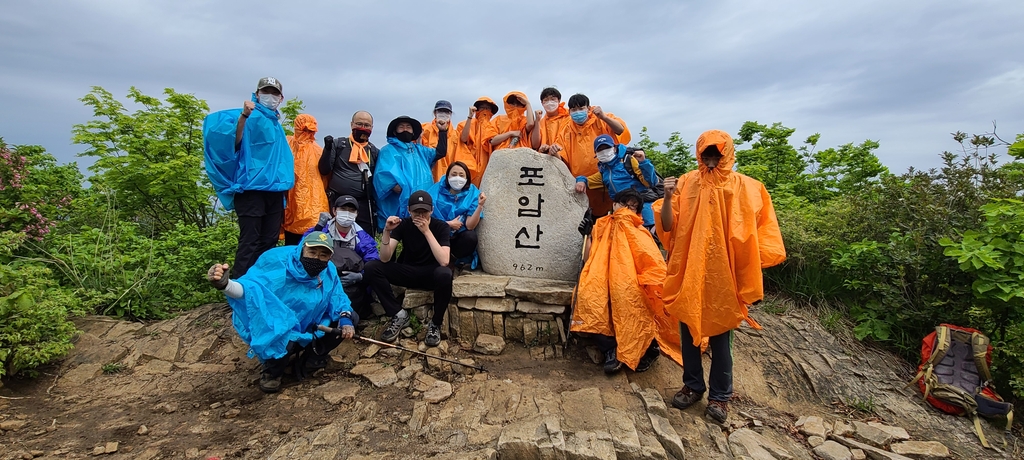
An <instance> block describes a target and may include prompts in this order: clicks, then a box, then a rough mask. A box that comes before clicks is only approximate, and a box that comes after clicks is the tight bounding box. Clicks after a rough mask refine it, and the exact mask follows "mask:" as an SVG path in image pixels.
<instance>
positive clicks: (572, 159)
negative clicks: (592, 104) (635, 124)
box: [556, 113, 632, 216]
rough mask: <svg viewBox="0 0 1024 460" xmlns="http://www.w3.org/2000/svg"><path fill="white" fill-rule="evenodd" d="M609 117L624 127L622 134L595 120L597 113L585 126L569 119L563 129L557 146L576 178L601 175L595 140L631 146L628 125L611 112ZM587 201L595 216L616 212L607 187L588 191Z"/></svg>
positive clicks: (589, 118)
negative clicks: (606, 139) (607, 138)
mask: <svg viewBox="0 0 1024 460" xmlns="http://www.w3.org/2000/svg"><path fill="white" fill-rule="evenodd" d="M605 115H607V116H608V117H609V118H611V119H613V120H615V121H618V122H619V123H621V124H622V127H623V131H622V134H619V135H616V134H615V133H614V132H612V129H611V128H610V127H608V124H607V123H605V122H604V121H602V120H601V119H600V118H597V117H595V116H594V114H593V113H591V114H590V116H589V117H587V121H586V122H584V123H583V125H577V124H576V123H575V122H573V121H572V120H569V122H568V123H565V125H564V127H563V128H562V133H561V135H559V136H558V139H557V140H556V141H557V142H556V143H558V144H559V145H561V146H562V149H563V150H562V152H561V156H562V160H563V161H565V164H566V165H568V166H569V171H570V172H572V175H573V176H576V177H579V176H584V177H589V176H592V175H594V174H596V173H597V172H598V170H597V156H596V155H595V154H594V139H596V138H597V136H600V135H602V134H607V135H609V136H611V137H612V139H615V142H616V143H618V144H628V143H629V141H630V139H631V138H632V137H631V136H630V134H629V128H628V127H627V126H626V122H624V121H622V120H621V119H619V118H618V117H616V116H615V115H612V114H610V113H605ZM587 198H588V199H589V201H590V208H591V209H593V211H594V215H595V216H603V215H605V214H607V213H608V212H609V211H611V210H612V200H611V198H610V197H609V196H608V191H607V190H605V189H604V188H595V189H587Z"/></svg>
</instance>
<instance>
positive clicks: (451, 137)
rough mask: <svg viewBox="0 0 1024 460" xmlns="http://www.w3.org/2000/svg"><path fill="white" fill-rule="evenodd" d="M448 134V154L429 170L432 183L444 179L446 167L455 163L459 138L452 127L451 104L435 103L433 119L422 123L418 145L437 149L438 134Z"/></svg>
mask: <svg viewBox="0 0 1024 460" xmlns="http://www.w3.org/2000/svg"><path fill="white" fill-rule="evenodd" d="M440 131H447V132H448V154H447V155H445V157H444V158H441V159H440V160H437V163H434V166H433V167H432V168H431V172H432V173H433V174H434V181H435V182H437V181H439V180H441V178H442V177H444V175H445V172H447V171H448V165H450V164H452V163H454V162H455V160H454V158H455V150H456V149H457V148H458V144H459V136H458V134H456V132H455V127H454V126H452V103H451V102H448V101H443V100H442V101H437V103H436V104H434V119H433V120H431V121H429V122H427V123H423V134H421V135H420V140H419V141H418V142H419V143H420V144H423V145H425V146H427V147H430V148H437V139H438V132H440Z"/></svg>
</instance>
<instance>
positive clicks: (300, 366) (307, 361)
mask: <svg viewBox="0 0 1024 460" xmlns="http://www.w3.org/2000/svg"><path fill="white" fill-rule="evenodd" d="M352 324H353V325H356V324H359V314H358V313H356V314H354V315H352ZM331 327H338V322H337V321H335V322H333V323H331ZM344 340H345V339H343V338H341V335H340V334H324V336H323V337H320V338H316V339H313V341H312V342H309V343H308V344H306V346H305V347H303V346H301V345H299V344H298V343H296V342H288V354H287V355H285V356H283V357H280V358H276V359H268V360H266V361H264V362H263V372H264V373H267V374H270V376H271V377H280V376H282V375H284V372H285V370H286V369H288V364H292V366H293V372H294V374H295V377H296V378H297V379H299V380H301V379H302V378H305V377H308V376H309V375H312V373H313V371H315V370H317V369H323V368H325V367H327V359H328V357H329V355H330V354H331V351H333V350H334V349H335V348H338V345H341V342H343V341H344Z"/></svg>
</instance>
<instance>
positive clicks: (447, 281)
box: [430, 266, 452, 326]
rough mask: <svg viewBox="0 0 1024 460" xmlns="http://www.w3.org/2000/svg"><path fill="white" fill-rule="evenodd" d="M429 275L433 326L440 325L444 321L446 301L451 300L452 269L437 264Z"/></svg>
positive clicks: (446, 308) (446, 307) (446, 309)
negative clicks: (432, 293) (431, 292)
mask: <svg viewBox="0 0 1024 460" xmlns="http://www.w3.org/2000/svg"><path fill="white" fill-rule="evenodd" d="M430 277H431V280H432V283H431V284H432V288H433V290H434V318H433V320H432V321H433V323H434V325H435V326H441V323H442V322H443V321H444V314H445V312H447V311H448V303H449V302H451V300H452V269H450V268H448V267H441V266H438V267H436V268H434V269H433V270H431V273H430Z"/></svg>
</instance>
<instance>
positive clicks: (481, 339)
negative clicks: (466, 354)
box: [473, 334, 505, 355]
mask: <svg viewBox="0 0 1024 460" xmlns="http://www.w3.org/2000/svg"><path fill="white" fill-rule="evenodd" d="M473 351H475V352H477V353H480V354H482V355H500V354H501V352H503V351H505V339H503V338H501V337H499V336H496V335H490V334H480V335H478V336H476V344H475V345H473Z"/></svg>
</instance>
